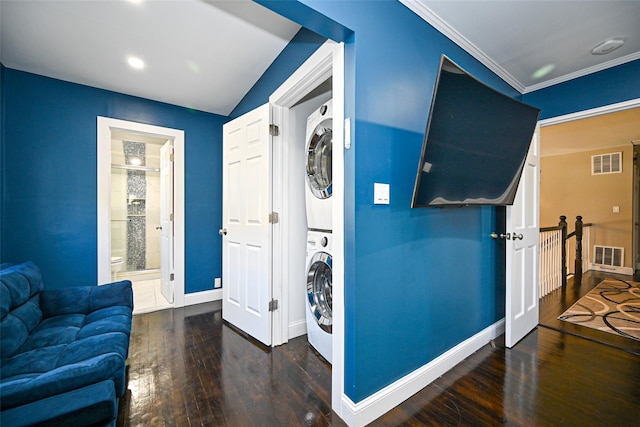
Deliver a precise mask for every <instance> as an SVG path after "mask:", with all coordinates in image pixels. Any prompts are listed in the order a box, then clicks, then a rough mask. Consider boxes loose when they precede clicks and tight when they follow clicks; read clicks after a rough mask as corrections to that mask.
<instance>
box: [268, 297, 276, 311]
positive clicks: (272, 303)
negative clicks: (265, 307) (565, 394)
mask: <svg viewBox="0 0 640 427" xmlns="http://www.w3.org/2000/svg"><path fill="white" fill-rule="evenodd" d="M277 309H278V300H277V299H272V300H271V301H269V311H276V310H277Z"/></svg>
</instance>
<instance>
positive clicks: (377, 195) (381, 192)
mask: <svg viewBox="0 0 640 427" xmlns="http://www.w3.org/2000/svg"><path fill="white" fill-rule="evenodd" d="M373 204H374V205H388V204H389V184H381V183H379V182H374V183H373Z"/></svg>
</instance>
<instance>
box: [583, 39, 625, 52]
mask: <svg viewBox="0 0 640 427" xmlns="http://www.w3.org/2000/svg"><path fill="white" fill-rule="evenodd" d="M623 44H624V40H623V39H610V40H605V41H603V42H602V43H600V44H599V45H597V46H596V47H594V48H593V49H591V54H592V55H606V54H607V53H611V52H613V51H614V50H616V49H618V48H619V47H621V46H622V45H623Z"/></svg>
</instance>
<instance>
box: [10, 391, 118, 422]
mask: <svg viewBox="0 0 640 427" xmlns="http://www.w3.org/2000/svg"><path fill="white" fill-rule="evenodd" d="M114 390H115V389H114V386H113V381H110V380H106V381H102V382H99V383H96V384H92V385H89V386H86V387H82V388H79V389H77V390H73V391H70V392H68V393H65V394H62V395H56V396H52V397H48V398H45V399H41V400H38V401H36V402H33V403H28V404H26V405H22V406H18V407H15V408H12V409H8V410H6V411H2V414H0V423H1V425H6V426H12V427H27V426H31V427H32V426H35V425H37V426H38V427H58V426H89V425H100V426H106V425H110V426H114V425H115V420H116V417H117V415H118V405H117V400H116V396H115V391H114Z"/></svg>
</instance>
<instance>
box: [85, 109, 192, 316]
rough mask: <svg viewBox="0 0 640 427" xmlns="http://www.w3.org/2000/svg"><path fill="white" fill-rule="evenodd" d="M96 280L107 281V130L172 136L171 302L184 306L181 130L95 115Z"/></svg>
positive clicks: (109, 131)
mask: <svg viewBox="0 0 640 427" xmlns="http://www.w3.org/2000/svg"><path fill="white" fill-rule="evenodd" d="M97 125H98V126H97V129H98V132H97V154H98V160H97V163H98V164H97V185H98V188H97V190H98V200H97V203H98V218H97V224H98V260H97V261H98V283H99V284H104V283H109V282H111V133H112V131H125V132H133V133H138V134H142V135H147V136H153V137H157V138H166V139H167V140H169V139H171V140H173V145H174V194H173V197H174V232H175V236H174V267H175V270H174V274H175V282H174V286H175V287H174V306H175V307H182V306H184V270H185V264H184V247H185V245H184V243H185V239H184V213H185V209H184V189H185V186H184V144H185V139H184V131H182V130H179V129H171V128H165V127H160V126H153V125H147V124H143V123H136V122H130V121H126V120H118V119H112V118H108V117H100V116H98V118H97Z"/></svg>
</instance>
